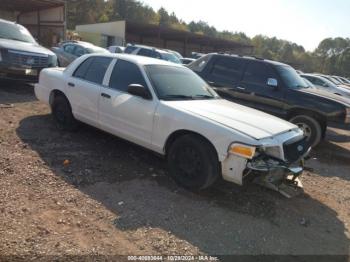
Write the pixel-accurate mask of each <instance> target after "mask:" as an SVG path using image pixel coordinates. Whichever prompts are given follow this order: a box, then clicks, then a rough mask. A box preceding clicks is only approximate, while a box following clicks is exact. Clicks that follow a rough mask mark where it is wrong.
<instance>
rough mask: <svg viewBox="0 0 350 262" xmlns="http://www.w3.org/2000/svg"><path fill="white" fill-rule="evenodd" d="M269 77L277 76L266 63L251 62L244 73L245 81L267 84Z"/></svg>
mask: <svg viewBox="0 0 350 262" xmlns="http://www.w3.org/2000/svg"><path fill="white" fill-rule="evenodd" d="M269 78H275V79H276V78H277V77H276V75H275V74H274V73H273V72H272V70H271V69H270V68H269V67H268V66H267V65H266V64H264V63H259V62H251V63H249V64H248V66H247V69H246V71H245V73H244V78H243V81H244V82H246V83H252V84H257V85H261V86H267V80H268V79H269Z"/></svg>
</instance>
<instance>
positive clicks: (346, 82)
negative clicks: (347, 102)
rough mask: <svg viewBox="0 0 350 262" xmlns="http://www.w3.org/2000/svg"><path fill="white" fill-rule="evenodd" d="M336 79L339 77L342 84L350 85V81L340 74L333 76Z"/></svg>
mask: <svg viewBox="0 0 350 262" xmlns="http://www.w3.org/2000/svg"><path fill="white" fill-rule="evenodd" d="M333 77H334V78H335V79H337V80H338V81H339V82H340V83H341V84H342V85H346V86H350V81H349V80H347V79H346V78H343V77H340V76H333Z"/></svg>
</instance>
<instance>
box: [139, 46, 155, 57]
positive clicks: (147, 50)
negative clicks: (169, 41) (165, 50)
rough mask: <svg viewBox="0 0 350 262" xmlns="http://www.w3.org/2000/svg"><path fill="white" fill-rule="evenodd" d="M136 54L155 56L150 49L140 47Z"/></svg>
mask: <svg viewBox="0 0 350 262" xmlns="http://www.w3.org/2000/svg"><path fill="white" fill-rule="evenodd" d="M138 55H141V56H147V57H156V55H155V52H154V51H153V50H150V49H145V48H141V49H140V51H139V52H138Z"/></svg>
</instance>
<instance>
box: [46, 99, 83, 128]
mask: <svg viewBox="0 0 350 262" xmlns="http://www.w3.org/2000/svg"><path fill="white" fill-rule="evenodd" d="M51 109H52V115H53V118H54V119H55V121H56V123H57V126H58V128H60V129H63V130H68V131H74V130H76V129H77V127H78V121H77V120H76V119H75V118H74V116H73V113H72V108H71V106H70V104H69V101H68V100H67V98H66V97H64V96H62V95H59V96H57V97H55V99H54V101H53V103H52V106H51Z"/></svg>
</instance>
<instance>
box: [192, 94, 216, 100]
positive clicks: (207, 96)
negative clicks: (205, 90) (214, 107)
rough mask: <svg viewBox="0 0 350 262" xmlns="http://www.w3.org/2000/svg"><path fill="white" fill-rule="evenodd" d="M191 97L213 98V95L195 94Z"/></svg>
mask: <svg viewBox="0 0 350 262" xmlns="http://www.w3.org/2000/svg"><path fill="white" fill-rule="evenodd" d="M192 98H194V99H196V98H207V99H214V98H215V96H210V95H195V96H192Z"/></svg>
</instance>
